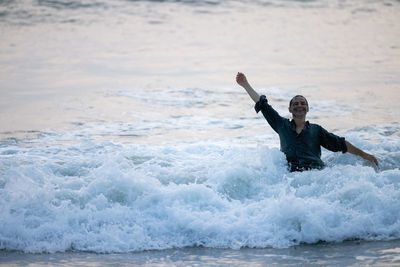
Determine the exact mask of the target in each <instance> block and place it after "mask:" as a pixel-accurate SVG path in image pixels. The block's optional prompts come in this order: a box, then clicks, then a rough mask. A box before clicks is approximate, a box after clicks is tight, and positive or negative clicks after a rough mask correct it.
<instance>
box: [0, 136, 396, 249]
mask: <svg viewBox="0 0 400 267" xmlns="http://www.w3.org/2000/svg"><path fill="white" fill-rule="evenodd" d="M386 131H387V130H386ZM76 134H78V133H76ZM357 134H359V135H360V134H365V132H364V133H363V132H362V131H357ZM355 135H356V134H354V135H353V136H355ZM271 138H273V137H271ZM398 138H399V137H398V131H397V134H396V135H395V136H393V135H391V136H389V137H388V136H387V135H384V134H382V135H381V140H379V141H380V143H379V146H378V145H374V144H370V143H367V142H365V143H361V147H362V148H363V149H368V150H369V151H373V152H374V153H376V154H378V158H379V161H380V162H381V165H382V166H381V169H374V167H373V166H369V165H368V163H365V162H363V161H362V160H361V159H356V158H354V157H353V156H349V155H341V154H333V153H329V154H328V152H327V153H326V154H327V155H326V156H325V158H324V160H325V162H327V164H328V166H327V167H326V168H325V169H323V170H321V171H307V172H301V173H290V172H288V170H287V164H286V159H285V157H284V155H283V154H282V153H281V152H280V151H279V149H278V148H270V147H269V146H268V145H243V144H238V143H236V144H235V143H224V142H221V141H219V142H215V141H214V142H212V141H209V142H194V143H175V144H168V145H163V146H152V145H134V144H126V143H114V142H105V141H102V142H99V143H95V142H92V141H90V140H87V139H86V138H84V137H79V136H78V137H77V136H71V135H69V136H64V135H56V134H49V133H43V134H42V135H41V136H40V137H39V138H37V139H28V140H8V141H2V143H1V150H0V155H1V165H0V170H1V177H0V179H1V180H0V214H1V216H0V218H1V219H0V224H1V228H0V237H1V238H0V240H1V243H0V248H1V249H7V250H22V251H25V252H57V251H68V250H79V251H93V252H131V251H142V250H149V249H168V248H183V247H188V246H204V247H210V248H233V249H239V248H242V247H251V248H264V247H277V248H279V247H288V246H293V245H298V244H301V243H316V242H320V241H328V242H341V241H344V240H390V239H398V238H400V207H399V205H398V203H399V200H400V188H399V186H400V181H399V177H400V170H399V169H398V168H397V166H398V161H399V156H400V155H399V152H398V151H399V147H398V144H399V141H398ZM60 140H61V141H62V143H63V144H62V145H60V142H61V141H60ZM69 142H71V144H68V143H69ZM396 165H397V166H396Z"/></svg>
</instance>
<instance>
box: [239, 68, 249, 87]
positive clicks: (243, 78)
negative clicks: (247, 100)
mask: <svg viewBox="0 0 400 267" xmlns="http://www.w3.org/2000/svg"><path fill="white" fill-rule="evenodd" d="M236 82H237V83H238V84H239V85H240V86H242V87H246V86H248V85H249V83H248V82H247V79H246V76H245V75H244V74H243V73H241V72H238V74H237V75H236Z"/></svg>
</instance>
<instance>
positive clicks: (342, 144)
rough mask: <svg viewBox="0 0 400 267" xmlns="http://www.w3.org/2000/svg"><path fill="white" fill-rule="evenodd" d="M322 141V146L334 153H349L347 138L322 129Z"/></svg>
mask: <svg viewBox="0 0 400 267" xmlns="http://www.w3.org/2000/svg"><path fill="white" fill-rule="evenodd" d="M320 140H321V146H323V147H324V148H326V149H328V150H330V151H333V152H338V151H342V153H346V152H347V146H346V141H345V138H344V137H340V136H337V135H335V134H333V133H330V132H328V131H327V130H325V129H324V128H322V127H321V130H320Z"/></svg>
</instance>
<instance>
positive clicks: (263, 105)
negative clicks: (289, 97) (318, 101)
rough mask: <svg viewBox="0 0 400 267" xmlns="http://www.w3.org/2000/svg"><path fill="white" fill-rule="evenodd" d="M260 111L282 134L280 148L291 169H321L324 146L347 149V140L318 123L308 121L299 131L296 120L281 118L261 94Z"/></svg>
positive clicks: (336, 149) (256, 106) (257, 108)
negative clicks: (322, 148)
mask: <svg viewBox="0 0 400 267" xmlns="http://www.w3.org/2000/svg"><path fill="white" fill-rule="evenodd" d="M254 108H255V110H256V112H257V113H258V112H259V111H260V110H261V112H262V113H263V115H264V117H265V118H266V119H267V121H268V123H269V125H270V126H271V127H272V129H274V131H275V132H277V133H278V134H279V139H280V143H281V151H282V152H283V153H285V155H286V159H287V161H288V163H289V168H290V171H302V170H309V169H321V168H323V167H324V163H323V162H322V160H321V146H323V147H324V148H326V149H328V150H330V151H334V152H336V151H342V152H343V153H346V152H347V147H346V143H345V139H344V138H343V137H339V136H337V135H334V134H332V133H330V132H328V131H327V130H325V129H324V128H322V127H321V126H320V125H318V124H313V123H309V122H308V121H307V122H306V124H305V126H304V128H303V130H302V131H301V132H300V133H299V134H298V133H297V132H296V124H295V122H294V120H289V119H286V118H283V117H281V116H280V115H279V114H278V112H277V111H276V110H275V109H273V108H272V107H271V106H270V105H269V104H268V100H267V98H266V97H265V96H264V95H262V96H261V97H260V100H259V101H258V102H257V103H256V105H255V107H254Z"/></svg>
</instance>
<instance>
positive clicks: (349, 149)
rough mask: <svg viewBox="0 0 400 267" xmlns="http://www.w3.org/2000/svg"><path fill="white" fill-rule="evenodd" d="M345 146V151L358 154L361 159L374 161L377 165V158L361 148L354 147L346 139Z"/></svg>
mask: <svg viewBox="0 0 400 267" xmlns="http://www.w3.org/2000/svg"><path fill="white" fill-rule="evenodd" d="M346 147H347V152H349V153H351V154H353V155H357V156H360V157H362V158H363V159H366V160H368V161H371V162H373V163H375V164H376V166H379V163H378V160H377V159H376V158H375V157H374V156H373V155H371V154H368V153H366V152H364V151H362V150H361V149H359V148H357V147H355V146H354V145H352V144H351V143H350V142H348V141H346Z"/></svg>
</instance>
